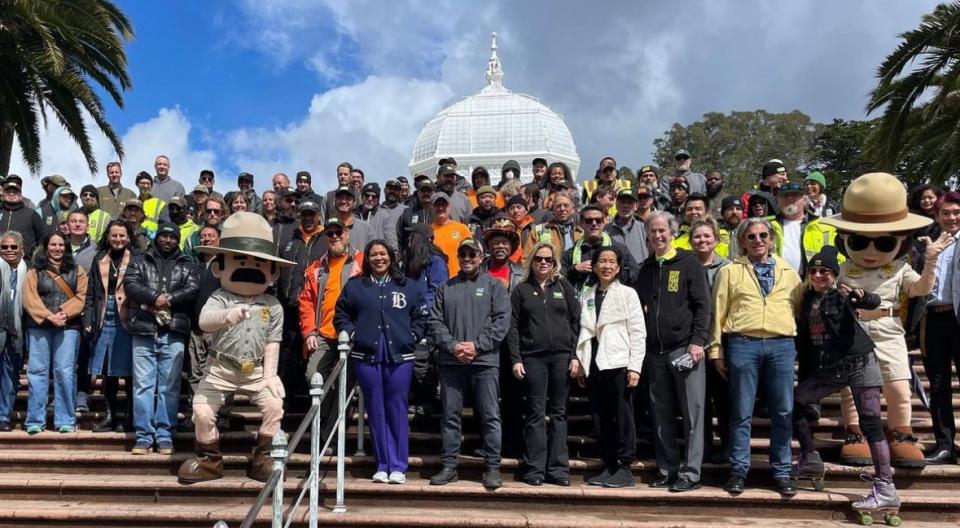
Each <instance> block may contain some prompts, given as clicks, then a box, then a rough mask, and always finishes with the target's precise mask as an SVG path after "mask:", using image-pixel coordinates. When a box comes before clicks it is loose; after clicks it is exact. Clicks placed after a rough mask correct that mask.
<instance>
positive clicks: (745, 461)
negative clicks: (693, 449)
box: [726, 335, 797, 479]
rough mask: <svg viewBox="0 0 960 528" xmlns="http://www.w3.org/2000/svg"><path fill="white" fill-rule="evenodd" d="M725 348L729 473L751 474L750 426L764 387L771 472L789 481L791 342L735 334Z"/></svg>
mask: <svg viewBox="0 0 960 528" xmlns="http://www.w3.org/2000/svg"><path fill="white" fill-rule="evenodd" d="M726 350H727V371H728V377H729V380H730V474H731V475H737V476H741V477H746V475H747V472H748V471H749V470H750V426H751V425H752V420H753V406H754V402H755V401H756V398H757V389H758V388H760V387H762V388H763V390H764V393H765V394H766V399H767V409H768V410H769V411H770V468H771V470H772V472H773V477H774V478H778V479H779V478H789V477H790V456H791V452H790V440H791V439H792V438H793V422H792V415H793V367H794V363H795V362H796V356H797V351H796V348H795V346H794V342H793V338H792V337H779V338H773V339H758V338H751V337H745V336H739V335H731V336H730V338H729V341H728V343H727V347H726ZM761 384H762V385H761Z"/></svg>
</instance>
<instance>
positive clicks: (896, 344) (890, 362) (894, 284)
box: [840, 259, 920, 382]
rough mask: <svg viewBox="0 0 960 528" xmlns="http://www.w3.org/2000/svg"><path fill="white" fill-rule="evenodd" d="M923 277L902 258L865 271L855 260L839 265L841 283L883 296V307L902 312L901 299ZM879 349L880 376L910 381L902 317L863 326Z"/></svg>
mask: <svg viewBox="0 0 960 528" xmlns="http://www.w3.org/2000/svg"><path fill="white" fill-rule="evenodd" d="M918 280H920V275H919V274H918V273H917V272H916V271H914V270H913V268H911V267H910V266H909V265H908V264H907V263H906V261H905V260H903V259H899V260H895V261H893V262H891V263H890V264H887V265H886V266H883V267H881V268H872V269H870V268H862V267H860V266H858V265H857V264H855V263H854V262H852V261H849V260H848V261H846V262H844V263H843V264H841V265H840V282H841V283H842V284H845V285H847V286H849V287H851V288H863V290H864V291H866V292H869V293H876V294H877V295H879V296H880V308H893V309H894V311H895V312H899V311H900V297H901V293H904V292H906V291H908V290H909V289H910V287H911V286H913V284H914V283H915V282H917V281H918ZM864 324H865V325H866V326H867V330H868V331H869V333H870V337H871V338H872V339H873V342H874V344H876V346H877V359H878V360H879V363H880V373H881V374H882V375H883V380H884V381H885V382H890V381H896V380H905V379H910V364H909V362H908V359H907V343H906V341H905V340H904V337H903V335H904V330H903V324H902V323H901V321H900V317H898V316H893V317H889V316H887V317H881V318H880V319H877V320H875V321H869V322H866V323H864Z"/></svg>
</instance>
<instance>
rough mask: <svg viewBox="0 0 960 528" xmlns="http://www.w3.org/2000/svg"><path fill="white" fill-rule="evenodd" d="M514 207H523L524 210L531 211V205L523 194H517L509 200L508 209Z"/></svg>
mask: <svg viewBox="0 0 960 528" xmlns="http://www.w3.org/2000/svg"><path fill="white" fill-rule="evenodd" d="M514 205H522V206H523V208H524V209H530V204H528V203H527V199H526V198H524V197H523V195H522V194H515V195H513V196H511V197H510V199H509V200H507V209H509V208H511V207H513V206H514Z"/></svg>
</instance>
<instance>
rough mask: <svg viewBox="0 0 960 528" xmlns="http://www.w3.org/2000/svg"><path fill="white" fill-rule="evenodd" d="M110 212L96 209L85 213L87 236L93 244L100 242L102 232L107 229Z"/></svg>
mask: <svg viewBox="0 0 960 528" xmlns="http://www.w3.org/2000/svg"><path fill="white" fill-rule="evenodd" d="M110 220H111V217H110V213H108V212H106V211H104V210H103V209H97V210H95V211H93V212H92V213H90V214H88V215H87V236H89V237H90V240H91V241H92V242H93V244H94V245H97V244H99V243H100V239H101V238H103V234H104V233H105V232H106V231H107V224H109V223H110Z"/></svg>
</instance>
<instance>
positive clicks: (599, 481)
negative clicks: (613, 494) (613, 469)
mask: <svg viewBox="0 0 960 528" xmlns="http://www.w3.org/2000/svg"><path fill="white" fill-rule="evenodd" d="M612 475H613V474H612V473H610V470H609V469H606V468H604V470H603V472H601V473H600V474H599V475H597V476H596V477H593V478H591V479H587V484H588V485H590V486H603V483H604V482H606V481H607V480H609V479H610V477H611V476H612Z"/></svg>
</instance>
